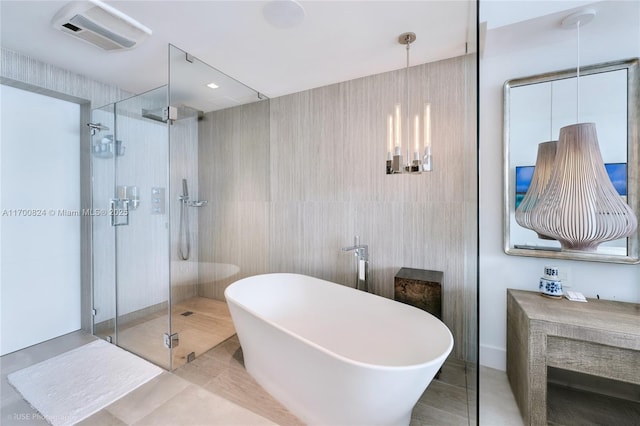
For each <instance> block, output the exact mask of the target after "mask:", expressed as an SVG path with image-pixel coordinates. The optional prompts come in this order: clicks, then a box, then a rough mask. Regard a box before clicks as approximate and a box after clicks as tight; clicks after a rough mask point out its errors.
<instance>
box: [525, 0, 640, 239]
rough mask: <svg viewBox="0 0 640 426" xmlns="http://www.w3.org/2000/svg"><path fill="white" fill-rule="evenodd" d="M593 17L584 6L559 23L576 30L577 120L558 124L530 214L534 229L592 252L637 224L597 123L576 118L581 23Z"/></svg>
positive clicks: (623, 236) (620, 236)
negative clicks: (608, 164) (612, 173)
mask: <svg viewBox="0 0 640 426" xmlns="http://www.w3.org/2000/svg"><path fill="white" fill-rule="evenodd" d="M594 17H595V12H594V11H592V10H586V11H582V12H578V13H576V14H573V15H570V16H569V17H567V18H566V19H565V20H564V21H563V23H562V26H563V27H564V28H576V31H577V56H578V60H577V67H576V87H577V96H576V122H577V124H573V125H570V126H565V127H563V128H561V129H560V137H559V138H558V145H557V150H556V155H555V159H554V162H553V170H552V172H551V176H550V178H549V183H548V184H547V186H546V188H545V190H544V191H543V194H542V196H541V197H540V199H539V200H538V203H537V204H536V206H535V207H534V208H533V211H532V212H531V216H530V221H531V226H532V228H533V229H534V230H535V231H536V232H537V233H538V234H540V235H545V236H548V237H551V238H554V239H556V240H558V241H559V242H560V245H561V248H562V250H570V251H571V250H577V251H595V250H597V248H598V245H599V244H601V243H603V242H605V241H612V240H616V239H619V238H625V237H629V236H630V235H632V234H633V233H634V232H635V230H636V228H637V225H638V223H637V218H636V217H635V215H634V213H633V211H632V210H631V208H630V207H629V205H627V204H626V203H625V202H624V201H623V199H622V197H620V195H618V192H617V191H616V189H615V188H614V186H613V184H612V183H611V180H610V179H609V176H608V174H607V172H606V169H605V167H604V161H603V160H602V155H601V153H600V149H599V146H598V137H597V133H596V126H595V123H580V91H579V89H580V57H579V56H580V27H581V26H584V25H585V24H586V23H588V22H590V21H591V20H592V19H593V18H594Z"/></svg>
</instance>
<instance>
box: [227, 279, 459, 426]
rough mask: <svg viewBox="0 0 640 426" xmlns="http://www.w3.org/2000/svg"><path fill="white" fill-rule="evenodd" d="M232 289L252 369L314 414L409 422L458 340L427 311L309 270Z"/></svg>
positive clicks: (315, 418) (284, 399)
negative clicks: (314, 273) (332, 280)
mask: <svg viewBox="0 0 640 426" xmlns="http://www.w3.org/2000/svg"><path fill="white" fill-rule="evenodd" d="M225 296H226V298H227V302H228V305H229V310H230V311H231V317H232V318H233V323H234V325H235V327H236V331H237V333H238V338H239V340H240V345H241V346H242V351H243V354H244V362H245V367H246V369H247V371H248V372H249V374H251V375H252V376H253V377H254V378H255V379H256V380H257V381H258V383H259V384H260V385H261V386H262V387H263V388H264V389H265V390H267V391H268V392H269V393H270V394H271V395H273V396H274V397H275V398H276V399H277V400H279V401H280V402H281V403H282V404H283V405H284V406H285V407H287V408H288V409H289V410H290V411H291V412H292V413H293V414H295V415H296V416H298V418H300V419H301V420H302V421H304V422H305V423H308V424H315V425H407V424H409V421H410V418H411V410H412V409H413V406H414V405H415V403H416V402H417V401H418V398H420V396H421V395H422V393H423V392H424V390H425V389H426V387H427V386H428V385H429V382H431V379H433V376H434V375H435V374H436V372H437V371H438V369H439V368H440V367H441V366H442V364H443V363H444V361H445V359H446V358H447V356H448V355H449V353H450V352H451V349H452V347H453V337H452V336H451V333H450V332H449V329H448V328H447V327H446V326H445V325H444V324H443V323H442V322H441V321H440V320H438V319H437V318H436V317H434V316H433V315H430V314H428V313H427V312H424V311H422V310H420V309H417V308H414V307H412V306H408V305H405V304H402V303H399V302H395V301H393V300H389V299H385V298H383V297H379V296H376V295H373V294H369V293H365V292H362V291H358V290H354V289H352V288H349V287H345V286H342V285H339V284H335V283H331V282H329V281H324V280H320V279H317V278H313V277H308V276H305V275H297V274H266V275H256V276H253V277H249V278H244V279H242V280H239V281H236V282H235V283H233V284H231V285H230V286H229V287H228V288H227V289H226V291H225Z"/></svg>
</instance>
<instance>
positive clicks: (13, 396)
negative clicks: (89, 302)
mask: <svg viewBox="0 0 640 426" xmlns="http://www.w3.org/2000/svg"><path fill="white" fill-rule="evenodd" d="M93 339H95V337H94V336H91V335H88V334H86V333H83V332H74V333H71V334H68V335H65V336H62V337H60V338H57V339H53V340H50V341H48V342H44V343H41V344H39V345H35V346H32V347H30V348H26V349H23V350H21V351H18V352H14V353H12V354H8V355H5V356H3V357H1V358H0V370H1V379H2V382H1V385H2V388H1V391H2V405H1V410H0V424H2V425H46V424H47V423H46V421H45V420H44V419H43V418H42V417H41V416H39V414H38V413H37V411H35V410H34V409H33V408H31V407H30V406H29V404H28V403H27V402H26V401H25V400H24V399H22V397H21V396H20V395H19V394H18V393H17V392H16V391H15V390H14V389H13V387H12V386H11V385H9V384H8V382H7V375H8V374H10V373H11V372H13V371H17V370H19V369H22V368H25V367H27V366H29V365H32V364H35V363H37V362H40V361H43V360H45V359H48V358H50V357H53V356H56V355H58V354H60V353H63V352H65V351H68V350H70V349H73V348H75V347H78V346H80V345H83V344H86V343H88V342H90V341H91V340H93ZM480 375H481V379H480V390H481V394H480V424H482V425H517V426H519V425H521V424H522V421H521V419H520V416H519V413H518V409H517V407H516V406H515V401H514V399H513V395H512V394H511V391H510V389H509V385H508V383H507V379H506V375H505V374H504V372H501V371H497V370H492V369H488V368H484V367H482V368H481V370H480ZM466 380H467V378H466V375H465V373H464V366H463V365H462V364H461V363H457V362H455V361H450V362H448V363H447V364H445V366H444V367H443V371H442V374H441V376H440V378H439V379H438V380H434V381H433V382H432V384H431V385H430V386H429V388H428V389H427V391H425V393H424V395H423V396H422V397H421V398H420V401H419V402H418V404H417V405H416V407H415V409H414V412H413V416H412V420H411V425H412V426H418V425H467V424H469V421H468V418H469V408H468V405H469V404H468V403H467V401H469V400H471V401H473V400H474V399H475V398H474V397H475V394H473V393H471V394H467V392H466V387H465V384H466ZM471 392H473V391H471ZM471 410H472V411H473V410H474V408H473V407H472V408H471ZM472 418H473V413H472ZM80 424H82V425H92V426H93V425H97V426H100V425H105V426H106V425H173V426H177V425H273V424H279V425H299V424H302V423H301V422H300V421H299V420H298V419H297V418H296V417H295V416H293V415H292V414H291V413H289V412H288V411H287V410H286V409H285V408H284V407H282V406H281V405H280V404H279V403H278V402H277V401H275V400H274V399H273V398H272V397H271V396H270V395H269V394H267V393H266V392H265V391H264V390H262V388H261V387H260V386H259V385H258V384H257V383H256V382H255V381H254V380H253V379H252V378H251V377H250V376H249V375H248V374H247V373H246V371H245V370H244V368H243V363H242V351H241V349H240V347H239V343H238V340H237V337H235V336H234V337H231V338H230V339H228V340H226V341H225V342H224V343H222V344H221V345H219V346H217V347H216V348H214V349H212V350H210V351H208V352H206V353H204V354H203V355H201V356H200V357H198V358H196V360H195V361H193V362H191V363H189V364H186V365H184V366H182V367H181V368H179V369H177V370H176V371H175V372H174V373H168V372H165V373H163V374H161V375H160V376H158V377H156V378H155V379H153V380H152V381H150V382H148V383H146V384H145V385H143V386H141V387H139V388H138V389H136V390H135V391H133V392H131V393H129V394H128V395H126V396H125V397H123V398H121V399H120V400H118V401H116V402H114V403H113V404H111V405H109V406H108V407H106V408H105V409H103V410H101V411H99V412H98V413H96V414H94V415H93V416H91V417H89V418H87V419H85V420H84V421H83V422H81V423H80Z"/></svg>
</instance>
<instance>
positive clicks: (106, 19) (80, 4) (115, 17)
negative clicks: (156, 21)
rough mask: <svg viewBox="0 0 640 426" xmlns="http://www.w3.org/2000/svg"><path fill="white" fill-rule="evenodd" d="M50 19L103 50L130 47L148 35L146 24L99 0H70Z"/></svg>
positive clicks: (66, 31)
mask: <svg viewBox="0 0 640 426" xmlns="http://www.w3.org/2000/svg"><path fill="white" fill-rule="evenodd" d="M51 23H52V25H53V27H54V28H55V29H57V30H60V31H62V32H63V33H66V34H70V35H72V36H74V37H78V38H79V39H82V40H84V41H86V42H89V43H91V44H93V45H95V46H98V47H100V48H102V49H104V50H121V49H132V48H134V47H136V46H137V45H138V44H140V43H141V42H142V41H143V40H144V39H145V38H147V37H148V36H149V35H151V30H150V29H149V28H147V27H145V26H144V25H142V24H141V23H140V22H138V21H136V20H135V19H133V18H131V17H129V16H127V15H125V14H124V13H122V12H120V11H119V10H117V9H115V8H113V7H111V6H109V5H108V4H105V3H103V2H101V1H100V0H88V1H76V2H71V3H69V4H68V5H66V6H65V7H63V8H62V9H60V11H59V12H58V13H57V14H56V16H54V17H53V20H52V21H51Z"/></svg>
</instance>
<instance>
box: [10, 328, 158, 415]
mask: <svg viewBox="0 0 640 426" xmlns="http://www.w3.org/2000/svg"><path fill="white" fill-rule="evenodd" d="M161 372H162V369H160V368H159V367H156V366H155V365H153V364H151V363H149V362H147V361H145V360H143V359H142V358H138V357H137V356H135V355H132V354H130V353H129V352H127V351H125V350H123V349H120V348H118V347H117V346H115V345H112V344H109V343H107V342H105V341H104V340H96V341H95V342H91V343H89V344H87V345H84V346H81V347H79V348H77V349H73V350H71V351H69V352H65V353H63V354H61V355H58V356H57V357H55V358H51V359H48V360H46V361H43V362H41V363H39V364H35V365H32V366H31V367H27V368H25V369H22V370H19V371H16V372H15V373H12V374H10V375H9V377H8V379H9V382H10V383H11V384H12V385H13V386H14V387H15V388H16V389H17V390H18V391H19V392H20V393H21V394H22V396H23V397H24V398H25V399H26V400H27V401H28V402H29V403H30V404H31V406H33V408H35V409H36V410H38V411H39V412H40V414H42V416H43V417H44V418H46V419H47V420H48V421H49V423H51V424H53V425H54V426H62V425H72V424H74V423H77V422H79V421H81V420H82V419H85V418H87V417H89V416H90V415H92V414H94V413H95V412H97V411H99V410H101V409H102V408H104V407H106V406H107V405H109V404H111V403H112V402H114V401H115V400H117V399H119V398H121V397H122V396H124V395H126V394H127V393H129V392H131V391H132V390H134V389H136V388H137V387H138V386H140V385H143V384H144V383H146V382H148V381H149V380H151V379H152V378H154V377H155V376H157V375H158V374H160V373H161Z"/></svg>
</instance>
